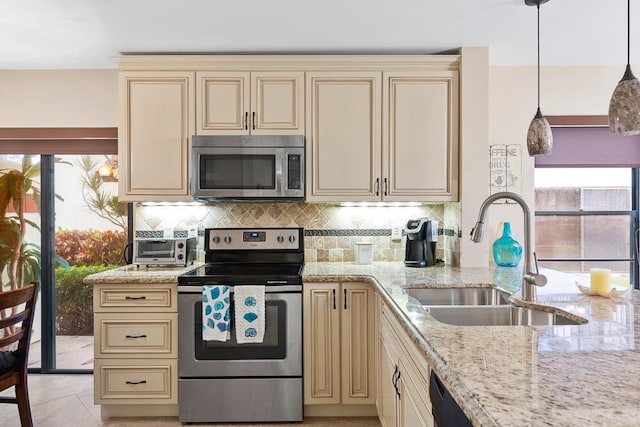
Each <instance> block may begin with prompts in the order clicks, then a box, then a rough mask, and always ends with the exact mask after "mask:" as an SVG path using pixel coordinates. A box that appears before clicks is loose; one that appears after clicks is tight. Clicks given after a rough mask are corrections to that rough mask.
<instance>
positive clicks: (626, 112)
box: [609, 0, 640, 136]
mask: <svg viewBox="0 0 640 427" xmlns="http://www.w3.org/2000/svg"><path fill="white" fill-rule="evenodd" d="M630 9H631V0H627V68H626V69H625V71H624V75H623V76H622V80H620V82H619V83H618V85H617V86H616V88H615V89H614V90H613V94H612V95H611V101H610V102H609V130H610V131H611V133H612V134H614V135H623V136H624V135H637V134H639V133H640V81H638V79H637V78H636V76H634V75H633V73H632V72H631V65H629V64H630V52H631V18H630Z"/></svg>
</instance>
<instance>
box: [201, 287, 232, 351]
mask: <svg viewBox="0 0 640 427" xmlns="http://www.w3.org/2000/svg"><path fill="white" fill-rule="evenodd" d="M229 338H230V334H229V286H227V285H222V286H219V285H203V286H202V340H203V341H227V340H228V339H229Z"/></svg>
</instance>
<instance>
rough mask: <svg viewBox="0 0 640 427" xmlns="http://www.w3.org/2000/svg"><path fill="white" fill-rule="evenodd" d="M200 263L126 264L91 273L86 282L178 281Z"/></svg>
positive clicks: (98, 283)
mask: <svg viewBox="0 0 640 427" xmlns="http://www.w3.org/2000/svg"><path fill="white" fill-rule="evenodd" d="M200 265H202V263H200V264H190V265H188V266H186V267H180V266H172V265H167V266H149V267H147V266H144V265H141V266H137V265H125V266H123V267H118V268H114V269H112V270H107V271H103V272H101V273H95V274H91V275H89V276H87V277H85V278H84V283H88V284H91V285H101V284H111V283H135V284H143V283H177V282H178V276H179V275H180V274H183V273H186V272H188V271H191V270H193V269H194V268H197V267H199V266H200Z"/></svg>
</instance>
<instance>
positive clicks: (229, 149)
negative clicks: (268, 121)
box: [191, 135, 305, 201]
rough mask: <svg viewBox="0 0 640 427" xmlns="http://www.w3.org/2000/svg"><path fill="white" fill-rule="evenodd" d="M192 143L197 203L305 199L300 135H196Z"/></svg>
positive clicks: (192, 168) (302, 137)
mask: <svg viewBox="0 0 640 427" xmlns="http://www.w3.org/2000/svg"><path fill="white" fill-rule="evenodd" d="M191 144H192V145H191V156H192V158H191V160H192V162H191V165H192V167H191V195H192V196H193V197H194V198H195V199H200V200H207V199H228V200H282V201H302V200H304V197H305V189H304V176H305V175H304V174H305V168H304V136H302V135H259V136H257V135H251V136H241V135H226V136H224V135H206V136H205V135H195V136H193V138H191Z"/></svg>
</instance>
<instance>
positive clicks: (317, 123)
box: [305, 72, 382, 201]
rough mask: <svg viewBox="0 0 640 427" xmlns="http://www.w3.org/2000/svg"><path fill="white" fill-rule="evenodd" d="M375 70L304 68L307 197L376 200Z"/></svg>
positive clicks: (377, 99)
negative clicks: (327, 70)
mask: <svg viewBox="0 0 640 427" xmlns="http://www.w3.org/2000/svg"><path fill="white" fill-rule="evenodd" d="M381 77H382V76H381V73H379V72H309V73H307V74H306V98H305V99H306V114H307V119H306V129H307V131H306V136H307V165H308V167H307V185H308V186H309V187H308V191H307V200H308V201H375V200H380V185H381V182H380V155H381V148H380V147H381V126H380V106H381V101H380V94H381Z"/></svg>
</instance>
